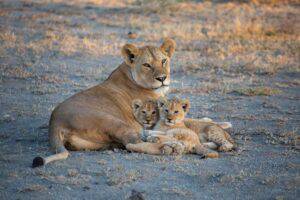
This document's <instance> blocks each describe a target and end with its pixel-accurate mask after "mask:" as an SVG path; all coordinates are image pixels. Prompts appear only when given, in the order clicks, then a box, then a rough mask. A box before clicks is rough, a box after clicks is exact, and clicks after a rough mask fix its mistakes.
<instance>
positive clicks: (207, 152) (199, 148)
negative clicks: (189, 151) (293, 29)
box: [193, 144, 219, 158]
mask: <svg viewBox="0 0 300 200" xmlns="http://www.w3.org/2000/svg"><path fill="white" fill-rule="evenodd" d="M193 153H196V154H199V155H201V156H203V157H206V158H218V157H219V153H218V152H216V151H213V150H211V149H208V148H206V147H204V146H203V145H202V144H197V145H196V146H195V148H194V152H193Z"/></svg>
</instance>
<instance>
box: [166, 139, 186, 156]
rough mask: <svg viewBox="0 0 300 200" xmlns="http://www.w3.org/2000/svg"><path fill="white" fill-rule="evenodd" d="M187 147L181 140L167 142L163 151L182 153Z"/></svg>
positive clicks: (172, 153)
mask: <svg viewBox="0 0 300 200" xmlns="http://www.w3.org/2000/svg"><path fill="white" fill-rule="evenodd" d="M184 150H185V147H184V145H183V144H182V143H180V142H167V143H165V144H164V145H163V147H162V149H161V152H162V154H164V155H181V154H183V152H184Z"/></svg>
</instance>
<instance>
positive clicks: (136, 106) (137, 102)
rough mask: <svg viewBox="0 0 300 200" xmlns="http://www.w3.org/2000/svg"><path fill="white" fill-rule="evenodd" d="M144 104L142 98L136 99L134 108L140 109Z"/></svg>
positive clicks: (133, 104)
mask: <svg viewBox="0 0 300 200" xmlns="http://www.w3.org/2000/svg"><path fill="white" fill-rule="evenodd" d="M142 105H143V102H142V101H141V100H140V99H135V100H133V101H132V105H131V107H132V109H133V110H134V111H136V110H137V109H139V108H140V107H141V106H142Z"/></svg>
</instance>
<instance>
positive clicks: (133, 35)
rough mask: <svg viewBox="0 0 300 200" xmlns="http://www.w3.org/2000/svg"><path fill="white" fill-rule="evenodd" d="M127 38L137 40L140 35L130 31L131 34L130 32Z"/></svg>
mask: <svg viewBox="0 0 300 200" xmlns="http://www.w3.org/2000/svg"><path fill="white" fill-rule="evenodd" d="M127 37H128V38H129V39H136V38H137V37H138V35H137V34H136V33H133V32H131V31H130V32H128V34H127Z"/></svg>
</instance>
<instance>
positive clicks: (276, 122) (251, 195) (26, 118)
mask: <svg viewBox="0 0 300 200" xmlns="http://www.w3.org/2000/svg"><path fill="white" fill-rule="evenodd" d="M245 2H246V3H245ZM129 32H131V33H132V34H128V33H129ZM299 33H300V4H299V3H297V1H296V0H295V1H292V0H291V1H288V0H284V1H279V0H278V1H277V0H270V1H268V0H266V1H262V0H252V1H197V2H196V1H175V0H174V1H172V0H167V1H158V0H156V1H147V0H140V1H108V0H107V1H100V0H98V1H97V0H88V1H82V0H75V1H62V0H39V1H38V0H32V1H27V0H24V1H16V0H3V1H1V2H0V46H1V47H0V100H1V102H0V199H3V200H4V199H22V200H23V199H276V200H281V199H299V198H300V189H299V188H300V176H299V172H300V171H299V169H300V157H299V149H300V147H299V144H300V143H299V140H300V136H299V128H300V101H299V100H300V36H299ZM166 36H169V37H172V38H173V39H174V40H175V41H176V42H177V50H176V53H175V55H174V57H173V58H172V73H171V74H172V84H171V87H172V89H171V91H170V94H169V96H174V95H177V96H180V97H186V98H189V99H190V101H191V105H192V109H191V111H190V114H189V116H190V117H193V118H200V117H203V116H205V117H210V118H212V119H214V120H216V121H230V122H232V124H233V128H232V129H231V130H230V134H231V135H232V136H233V137H234V139H235V140H236V141H237V143H238V145H239V148H238V150H237V151H235V152H230V153H222V154H221V158H219V159H200V158H199V157H198V156H197V155H184V156H181V157H174V156H151V155H143V154H137V153H130V152H127V151H126V150H121V149H114V150H107V151H96V152H72V153H71V156H70V157H69V158H68V159H67V160H65V161H61V162H56V163H53V164H50V165H47V166H46V167H41V168H35V169H32V168H31V163H32V159H33V158H34V157H35V156H37V155H42V156H46V155H50V154H51V153H50V152H49V144H48V135H47V131H48V120H49V116H50V114H51V111H52V110H53V108H54V107H55V106H56V105H57V104H58V103H60V102H62V101H63V100H64V99H66V98H68V97H69V96H71V95H73V94H74V93H76V92H78V91H81V90H84V89H86V88H89V87H91V86H93V85H96V84H98V83H100V82H101V81H103V80H104V79H105V78H106V77H107V76H108V75H109V74H110V73H111V72H112V71H113V70H114V69H115V68H116V67H117V66H118V65H119V64H120V63H121V62H122V58H121V56H120V48H121V46H122V45H124V44H125V43H135V44H137V45H145V44H153V45H159V44H160V42H161V41H162V38H163V37H166Z"/></svg>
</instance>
